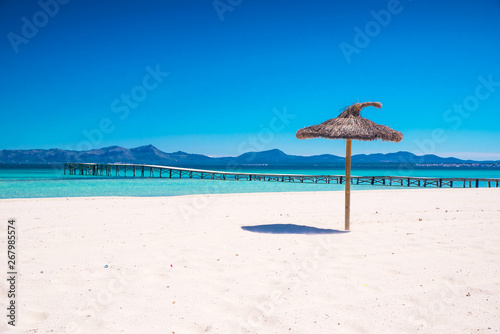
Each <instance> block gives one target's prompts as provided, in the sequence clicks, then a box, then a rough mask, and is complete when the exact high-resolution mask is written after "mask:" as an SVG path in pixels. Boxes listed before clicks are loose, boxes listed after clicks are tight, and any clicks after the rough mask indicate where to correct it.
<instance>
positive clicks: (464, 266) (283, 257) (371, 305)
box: [0, 189, 500, 334]
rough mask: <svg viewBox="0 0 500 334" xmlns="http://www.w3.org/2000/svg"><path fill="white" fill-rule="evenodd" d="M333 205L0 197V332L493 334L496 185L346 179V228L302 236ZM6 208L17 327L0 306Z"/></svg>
mask: <svg viewBox="0 0 500 334" xmlns="http://www.w3.org/2000/svg"><path fill="white" fill-rule="evenodd" d="M343 201H344V194H343V192H317V193H265V194H241V195H240V194H237V195H235V194H231V195H196V196H181V197H153V198H123V197H122V198H116V197H103V198H69V199H68V198H54V199H52V198H51V199H14V200H1V201H0V219H1V220H0V222H1V224H0V239H1V246H0V249H1V250H0V253H1V263H2V265H1V267H2V268H4V269H2V274H1V276H2V279H1V280H0V296H1V298H0V301H1V305H0V306H1V309H2V310H3V311H2V316H1V317H0V319H3V320H0V332H7V333H10V332H12V333H176V334H183V333H334V332H338V333H383V332H384V333H405V332H406V333H415V332H426V333H471V332H474V333H477V332H478V331H479V332H484V333H496V332H499V331H500V189H420V190H416V189H412V190H383V191H354V192H353V193H352V217H351V221H352V231H351V232H350V233H330V234H307V233H310V232H316V233H317V232H328V231H325V230H324V229H333V230H343V225H344V218H343V208H344V204H343ZM9 218H15V219H16V220H17V223H16V224H17V233H18V242H17V257H18V268H17V269H18V272H19V273H20V275H19V276H18V283H17V292H18V296H17V306H18V308H17V326H16V330H15V331H12V329H11V327H10V326H7V320H8V319H7V317H6V316H5V315H6V314H7V311H6V301H7V298H6V296H7V290H8V289H7V283H6V280H5V279H4V278H3V277H4V276H7V275H6V272H7V256H6V253H7V245H6V235H7V233H6V232H7V219H9ZM280 224H281V225H280ZM288 224H290V225H288ZM259 225H264V226H262V227H259ZM302 225H305V226H306V227H301V226H302ZM242 226H249V227H247V228H245V229H243V228H242ZM269 231H271V232H274V233H263V232H269ZM286 232H288V233H286ZM333 232H337V231H333ZM106 265H107V266H108V268H105V266H106Z"/></svg>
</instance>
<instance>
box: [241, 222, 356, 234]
mask: <svg viewBox="0 0 500 334" xmlns="http://www.w3.org/2000/svg"><path fill="white" fill-rule="evenodd" d="M241 228H242V229H243V230H245V231H249V232H256V233H272V234H340V233H349V231H340V230H332V229H327V228H317V227H312V226H305V225H295V224H268V225H254V226H242V227H241Z"/></svg>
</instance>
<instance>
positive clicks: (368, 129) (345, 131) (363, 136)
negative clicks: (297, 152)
mask: <svg viewBox="0 0 500 334" xmlns="http://www.w3.org/2000/svg"><path fill="white" fill-rule="evenodd" d="M368 106H371V107H375V108H382V103H380V102H363V103H354V104H353V105H352V106H349V107H347V108H345V109H344V111H342V113H341V114H340V115H338V116H337V117H336V118H332V119H329V120H328V121H326V122H323V123H321V124H318V125H313V126H308V127H307V128H303V129H300V130H299V131H297V134H296V136H297V138H299V139H307V138H317V137H320V138H327V139H346V156H345V229H346V230H349V229H350V215H351V209H350V207H351V141H352V139H357V140H375V139H382V140H383V141H394V142H399V141H401V140H402V139H403V134H402V133H401V132H399V131H396V130H393V129H391V128H389V127H387V126H385V125H380V124H377V123H374V122H372V121H370V120H368V119H366V118H363V117H361V116H360V115H359V113H360V111H361V109H363V108H364V107H368ZM341 182H342V181H341Z"/></svg>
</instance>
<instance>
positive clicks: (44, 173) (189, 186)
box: [0, 165, 500, 198]
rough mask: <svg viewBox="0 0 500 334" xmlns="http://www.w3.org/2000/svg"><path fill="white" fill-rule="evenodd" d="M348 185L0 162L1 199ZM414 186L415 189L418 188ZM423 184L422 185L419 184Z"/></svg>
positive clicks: (472, 172)
mask: <svg viewBox="0 0 500 334" xmlns="http://www.w3.org/2000/svg"><path fill="white" fill-rule="evenodd" d="M192 168H202V169H209V170H226V171H236V170H235V169H234V168H233V169H228V168H226V167H225V166H193V167H192ZM237 171H239V172H252V173H273V174H315V175H343V174H344V170H343V169H341V168H339V167H338V166H336V167H331V168H330V167H325V166H322V167H310V168H298V167H290V168H287V167H269V166H248V167H241V168H239V169H238V170H237ZM352 175H360V176H382V175H392V176H422V177H424V176H428V177H458V178H460V177H471V178H500V170H499V169H449V168H443V169H397V168H392V169H356V168H353V170H352ZM343 189H344V185H338V184H313V183H289V182H265V181H221V180H198V179H168V178H162V179H159V178H116V177H102V176H101V177H92V176H73V175H71V176H70V175H64V173H63V169H62V166H51V165H15V166H13V165H0V198H36V197H86V196H177V195H192V194H206V193H251V192H284V191H332V190H343ZM351 189H352V190H353V191H355V190H375V189H379V190H380V189H401V187H400V186H380V185H376V186H372V185H353V186H352V187H351ZM414 189H415V188H414ZM420 189H422V188H420Z"/></svg>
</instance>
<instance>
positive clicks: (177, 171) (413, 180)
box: [64, 162, 500, 188]
mask: <svg viewBox="0 0 500 334" xmlns="http://www.w3.org/2000/svg"><path fill="white" fill-rule="evenodd" d="M64 174H65V175H66V174H68V175H83V176H108V177H112V176H114V177H150V178H191V179H213V180H236V181H274V182H301V183H306V182H308V183H326V184H329V183H333V184H342V183H345V176H344V175H301V174H267V173H240V172H222V171H212V170H202V169H191V168H181V167H169V166H157V165H136V164H98V163H70V162H67V163H65V164H64ZM499 183H500V179H493V178H440V177H410V176H408V177H407V176H351V184H371V185H385V186H405V187H437V188H443V187H449V188H452V187H462V188H478V187H498V186H499Z"/></svg>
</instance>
